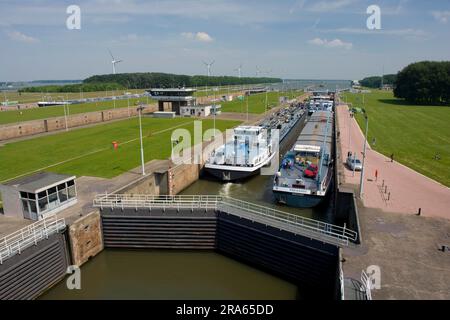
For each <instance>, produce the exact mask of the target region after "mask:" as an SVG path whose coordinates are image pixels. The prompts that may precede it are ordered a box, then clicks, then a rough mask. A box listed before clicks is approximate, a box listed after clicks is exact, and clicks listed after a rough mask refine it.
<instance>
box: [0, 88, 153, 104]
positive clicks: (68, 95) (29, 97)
mask: <svg viewBox="0 0 450 320" xmlns="http://www.w3.org/2000/svg"><path fill="white" fill-rule="evenodd" d="M125 92H129V93H131V94H142V93H144V90H142V89H129V90H115V91H114V90H108V91H94V92H83V93H80V92H45V91H44V92H22V93H19V92H18V91H5V92H2V93H1V96H0V99H1V102H3V101H4V99H5V97H6V99H7V100H9V101H19V103H33V102H38V101H42V100H49V99H50V100H58V99H59V98H58V97H60V96H64V98H65V99H66V100H76V99H81V98H84V99H86V98H99V97H105V96H117V95H122V94H124V93H125Z"/></svg>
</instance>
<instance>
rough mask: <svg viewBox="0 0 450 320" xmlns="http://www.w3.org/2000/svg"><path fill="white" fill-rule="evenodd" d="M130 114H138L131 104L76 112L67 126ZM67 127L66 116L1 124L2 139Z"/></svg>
mask: <svg viewBox="0 0 450 320" xmlns="http://www.w3.org/2000/svg"><path fill="white" fill-rule="evenodd" d="M156 110H157V105H156V104H151V105H148V106H146V108H145V110H144V113H149V112H154V111H156ZM129 115H130V116H136V115H137V111H136V108H135V107H131V106H130V109H129V110H128V108H117V109H111V110H104V111H96V112H88V113H81V114H74V115H69V116H68V117H67V127H68V128H75V127H80V126H84V125H89V124H95V123H100V122H106V121H111V120H117V119H126V118H128V116H129ZM65 128H66V121H65V118H64V117H54V118H48V119H42V120H33V121H26V122H20V123H15V124H9V125H2V126H0V140H8V139H14V138H19V137H26V136H31V135H35V134H40V133H46V132H52V131H58V130H63V129H65Z"/></svg>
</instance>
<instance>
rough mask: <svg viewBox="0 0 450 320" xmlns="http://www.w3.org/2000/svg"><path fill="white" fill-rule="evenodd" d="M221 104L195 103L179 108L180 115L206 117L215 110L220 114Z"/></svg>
mask: <svg viewBox="0 0 450 320" xmlns="http://www.w3.org/2000/svg"><path fill="white" fill-rule="evenodd" d="M221 108H222V106H221V105H220V104H216V105H195V106H186V107H181V108H180V115H181V116H183V117H208V116H210V115H213V114H214V112H216V115H219V114H221V113H222V112H221V110H220V109H221Z"/></svg>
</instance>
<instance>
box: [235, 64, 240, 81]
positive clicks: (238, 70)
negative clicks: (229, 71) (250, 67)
mask: <svg viewBox="0 0 450 320" xmlns="http://www.w3.org/2000/svg"><path fill="white" fill-rule="evenodd" d="M234 71H237V72H238V74H239V79H240V78H241V76H242V75H241V71H242V63H241V64H240V65H239V67H238V68H237V69H234Z"/></svg>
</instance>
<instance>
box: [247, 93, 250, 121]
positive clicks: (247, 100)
mask: <svg viewBox="0 0 450 320" xmlns="http://www.w3.org/2000/svg"><path fill="white" fill-rule="evenodd" d="M249 97H250V94H249V95H248V96H247V122H248V98H249Z"/></svg>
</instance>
